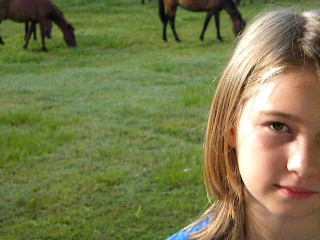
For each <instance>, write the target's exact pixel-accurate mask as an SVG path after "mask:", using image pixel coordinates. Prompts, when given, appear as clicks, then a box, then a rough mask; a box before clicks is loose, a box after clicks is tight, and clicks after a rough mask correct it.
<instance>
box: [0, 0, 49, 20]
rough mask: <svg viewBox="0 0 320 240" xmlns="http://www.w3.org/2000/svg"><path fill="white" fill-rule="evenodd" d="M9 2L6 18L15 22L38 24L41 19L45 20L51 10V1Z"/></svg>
mask: <svg viewBox="0 0 320 240" xmlns="http://www.w3.org/2000/svg"><path fill="white" fill-rule="evenodd" d="M0 1H5V0H0ZM7 1H8V0H7ZM9 2H10V3H9V9H8V16H7V17H8V18H9V19H11V20H13V21H17V22H26V21H36V22H38V21H39V20H40V19H41V18H46V17H47V15H48V12H49V11H50V9H51V8H52V2H51V0H9Z"/></svg>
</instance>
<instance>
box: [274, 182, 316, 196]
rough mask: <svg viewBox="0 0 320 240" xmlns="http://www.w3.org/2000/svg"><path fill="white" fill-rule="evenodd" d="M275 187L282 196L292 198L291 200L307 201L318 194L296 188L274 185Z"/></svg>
mask: <svg viewBox="0 0 320 240" xmlns="http://www.w3.org/2000/svg"><path fill="white" fill-rule="evenodd" d="M276 187H277V188H279V190H280V191H281V193H282V194H284V195H285V196H286V197H288V198H293V199H308V198H311V197H312V196H313V195H315V194H317V193H318V192H316V191H312V190H309V189H305V188H300V187H296V186H280V185H276Z"/></svg>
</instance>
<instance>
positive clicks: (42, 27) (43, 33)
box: [39, 20, 48, 52]
mask: <svg viewBox="0 0 320 240" xmlns="http://www.w3.org/2000/svg"><path fill="white" fill-rule="evenodd" d="M39 25H40V33H41V43H42V48H41V49H42V51H44V52H47V51H48V49H47V48H46V43H45V36H46V20H40V22H39Z"/></svg>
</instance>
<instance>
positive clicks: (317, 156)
mask: <svg viewBox="0 0 320 240" xmlns="http://www.w3.org/2000/svg"><path fill="white" fill-rule="evenodd" d="M291 153H292V154H290V157H289V159H288V163H287V169H288V171H289V172H295V173H296V174H297V175H298V176H299V177H309V176H312V175H315V174H320V149H319V146H317V147H315V146H312V144H310V143H307V142H302V141H300V142H299V143H297V144H296V145H295V146H294V147H293V149H292V152H291Z"/></svg>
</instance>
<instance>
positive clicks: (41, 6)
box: [0, 0, 77, 51]
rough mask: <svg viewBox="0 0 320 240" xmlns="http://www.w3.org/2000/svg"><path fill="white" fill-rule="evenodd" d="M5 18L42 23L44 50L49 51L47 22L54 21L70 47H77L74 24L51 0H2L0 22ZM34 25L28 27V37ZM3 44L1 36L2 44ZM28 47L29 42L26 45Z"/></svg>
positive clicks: (0, 41) (0, 3) (0, 2)
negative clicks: (47, 46) (67, 19)
mask: <svg viewBox="0 0 320 240" xmlns="http://www.w3.org/2000/svg"><path fill="white" fill-rule="evenodd" d="M4 19H10V20H12V21H16V22H24V23H25V22H31V23H33V24H36V23H39V24H40V31H41V40H42V50H43V51H47V48H46V46H45V35H46V24H47V22H48V21H52V22H54V23H55V24H56V25H57V26H58V27H59V28H60V29H61V31H62V32H63V38H64V41H65V42H66V44H67V45H68V46H70V47H76V46H77V43H76V37H75V35H74V28H73V26H72V25H71V24H70V23H68V22H67V21H66V19H65V18H64V16H63V14H62V12H61V11H60V10H59V9H58V7H57V6H56V5H54V3H53V2H52V1H51V0H0V23H1V21H2V20H4ZM31 32H32V27H31V28H29V29H28V33H27V37H26V39H28V38H30V36H31ZM1 43H2V44H3V41H2V38H1V37H0V44H1ZM24 47H25V48H27V47H28V42H26V43H25V45H24Z"/></svg>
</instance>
